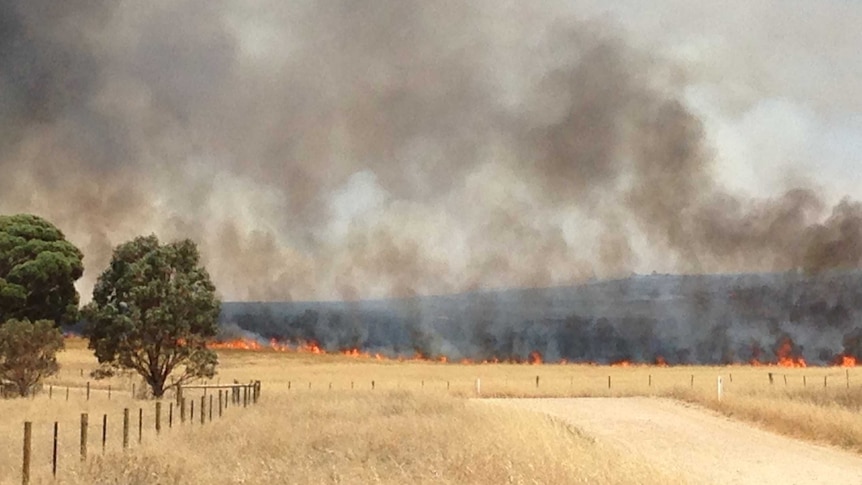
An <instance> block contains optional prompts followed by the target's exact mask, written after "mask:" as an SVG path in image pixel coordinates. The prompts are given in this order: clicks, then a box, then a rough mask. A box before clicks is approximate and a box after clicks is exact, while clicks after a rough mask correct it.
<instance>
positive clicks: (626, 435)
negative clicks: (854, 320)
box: [486, 398, 862, 485]
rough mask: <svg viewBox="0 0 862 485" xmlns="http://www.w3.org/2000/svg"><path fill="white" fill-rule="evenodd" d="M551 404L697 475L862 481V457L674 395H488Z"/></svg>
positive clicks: (540, 406)
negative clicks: (733, 417) (776, 431)
mask: <svg viewBox="0 0 862 485" xmlns="http://www.w3.org/2000/svg"><path fill="white" fill-rule="evenodd" d="M486 401H487V402H490V403H494V404H497V405H506V406H516V407H521V408H525V409H530V410H534V411H539V412H543V413H546V414H550V415H553V416H556V417H558V418H561V419H563V420H565V421H567V422H570V423H572V424H574V425H575V426H576V427H578V428H580V429H581V430H583V431H584V432H585V433H586V434H587V435H590V436H592V437H594V438H595V439H596V440H598V441H601V442H604V443H607V444H609V445H611V446H615V447H618V448H621V449H623V450H626V451H628V452H631V453H634V454H636V455H639V456H640V457H642V458H643V459H644V460H645V461H648V462H652V463H655V464H657V465H660V466H661V467H662V468H664V469H665V470H667V471H670V472H672V473H674V474H676V475H679V476H681V477H685V478H687V479H688V480H690V481H691V483H697V484H700V483H715V484H763V483H780V484H782V485H791V484H800V485H802V484H806V485H807V484H820V483H823V484H830V485H834V484H837V483H841V484H862V457H860V456H859V455H856V454H853V453H850V452H846V451H843V450H839V449H835V448H831V447H826V446H819V445H815V444H811V443H807V442H804V441H799V440H795V439H792V438H787V437H784V436H781V435H777V434H774V433H770V432H767V431H763V430H760V429H757V428H754V427H752V426H750V425H747V424H745V423H742V422H738V421H734V420H731V419H728V418H725V417H723V416H720V415H718V414H716V413H713V412H711V411H708V410H704V409H701V408H698V407H695V406H690V405H687V404H684V403H680V402H677V401H672V400H669V399H654V398H580V399H488V400H486Z"/></svg>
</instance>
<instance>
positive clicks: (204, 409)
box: [201, 396, 207, 424]
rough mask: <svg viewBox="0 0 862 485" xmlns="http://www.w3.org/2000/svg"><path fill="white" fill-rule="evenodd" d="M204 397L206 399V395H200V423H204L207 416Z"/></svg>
mask: <svg viewBox="0 0 862 485" xmlns="http://www.w3.org/2000/svg"><path fill="white" fill-rule="evenodd" d="M206 399H207V398H206V396H201V424H204V423H205V422H206V417H207V413H206V412H205V411H206V405H207V401H206Z"/></svg>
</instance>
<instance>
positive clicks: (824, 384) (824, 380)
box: [823, 376, 829, 389]
mask: <svg viewBox="0 0 862 485" xmlns="http://www.w3.org/2000/svg"><path fill="white" fill-rule="evenodd" d="M827 377H829V376H823V388H824V389H826V378H827Z"/></svg>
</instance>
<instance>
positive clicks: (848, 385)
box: [844, 369, 850, 389]
mask: <svg viewBox="0 0 862 485" xmlns="http://www.w3.org/2000/svg"><path fill="white" fill-rule="evenodd" d="M844 376H845V377H846V378H847V389H850V369H844Z"/></svg>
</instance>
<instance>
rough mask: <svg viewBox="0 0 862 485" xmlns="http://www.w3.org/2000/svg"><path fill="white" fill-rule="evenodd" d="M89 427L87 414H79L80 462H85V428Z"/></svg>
mask: <svg viewBox="0 0 862 485" xmlns="http://www.w3.org/2000/svg"><path fill="white" fill-rule="evenodd" d="M89 425H90V417H89V416H88V415H87V413H81V461H86V460H87V428H88V427H89Z"/></svg>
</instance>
